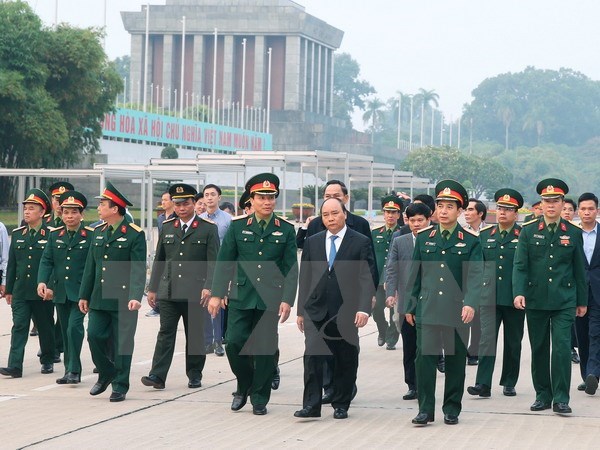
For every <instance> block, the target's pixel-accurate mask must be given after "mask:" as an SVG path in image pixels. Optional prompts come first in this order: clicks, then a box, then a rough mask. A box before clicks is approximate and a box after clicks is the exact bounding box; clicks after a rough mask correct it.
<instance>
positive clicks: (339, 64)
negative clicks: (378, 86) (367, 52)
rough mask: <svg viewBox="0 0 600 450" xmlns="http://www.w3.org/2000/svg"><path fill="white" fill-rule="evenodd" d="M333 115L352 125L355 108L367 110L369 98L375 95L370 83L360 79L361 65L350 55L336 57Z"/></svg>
mask: <svg viewBox="0 0 600 450" xmlns="http://www.w3.org/2000/svg"><path fill="white" fill-rule="evenodd" d="M334 58H335V59H334V67H335V70H334V72H333V115H334V117H337V118H339V119H343V120H345V121H347V122H348V123H350V116H351V114H352V112H353V111H354V109H355V108H358V109H360V110H364V109H365V101H366V99H367V97H368V96H369V95H371V94H374V93H375V89H374V88H373V86H371V85H370V84H369V82H367V81H365V80H362V79H360V78H359V76H360V65H359V64H358V62H356V60H354V59H352V56H350V54H348V53H339V54H338V53H336V54H335V55H334Z"/></svg>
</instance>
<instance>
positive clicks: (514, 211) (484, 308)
mask: <svg viewBox="0 0 600 450" xmlns="http://www.w3.org/2000/svg"><path fill="white" fill-rule="evenodd" d="M494 200H495V201H496V218H497V219H498V224H497V225H490V226H488V227H485V228H483V229H482V230H481V231H480V233H479V239H480V240H481V246H482V249H483V259H484V261H485V263H484V276H483V292H482V296H481V303H480V317H481V342H480V347H479V349H480V350H479V367H477V377H476V379H475V386H469V387H468V388H467V392H468V393H469V394H471V395H478V396H479V397H490V396H491V386H492V374H493V373H494V364H495V363H496V346H497V343H498V331H499V330H500V325H504V332H503V335H504V346H503V348H504V353H503V358H502V374H501V375H500V385H501V386H504V388H503V394H504V395H506V396H514V395H516V394H517V393H516V391H515V386H516V384H517V380H518V379H519V368H520V365H521V341H522V340H523V326H524V323H525V311H522V310H519V309H516V308H515V307H514V305H513V300H514V298H513V295H512V272H513V262H514V258H515V250H516V248H517V242H518V240H519V234H520V233H521V227H520V226H519V225H517V218H518V215H519V208H521V207H522V206H523V197H522V196H521V194H520V193H519V192H517V191H515V190H514V189H509V188H504V189H500V190H498V191H497V192H496V193H495V194H494Z"/></svg>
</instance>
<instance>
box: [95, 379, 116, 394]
mask: <svg viewBox="0 0 600 450" xmlns="http://www.w3.org/2000/svg"><path fill="white" fill-rule="evenodd" d="M111 382H112V380H104V381H100V380H98V381H97V382H96V384H94V385H93V386H92V388H91V389H90V395H98V394H102V393H103V392H104V391H105V390H106V388H107V387H108V386H110V383H111Z"/></svg>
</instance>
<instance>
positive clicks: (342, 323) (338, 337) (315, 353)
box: [294, 199, 377, 419]
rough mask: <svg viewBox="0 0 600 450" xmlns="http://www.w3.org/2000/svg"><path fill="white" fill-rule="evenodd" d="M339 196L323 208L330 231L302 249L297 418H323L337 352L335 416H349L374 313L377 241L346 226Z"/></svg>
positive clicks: (333, 402)
mask: <svg viewBox="0 0 600 450" xmlns="http://www.w3.org/2000/svg"><path fill="white" fill-rule="evenodd" d="M346 213H347V212H346V208H345V206H344V204H343V202H342V201H341V200H339V199H328V200H325V202H323V205H322V207H321V218H322V221H323V223H324V224H325V226H326V228H327V230H326V231H322V232H320V233H317V234H316V235H314V236H312V237H310V238H309V239H308V241H307V242H306V245H305V247H304V251H303V252H302V263H301V267H300V293H299V296H298V319H297V324H298V328H299V329H300V331H302V332H304V333H305V345H306V348H305V353H304V398H303V408H302V409H301V410H299V411H296V412H295V413H294V416H295V417H300V418H307V417H320V416H321V404H322V389H323V374H322V371H323V362H324V356H325V355H326V354H332V355H333V358H334V365H333V368H334V370H333V378H332V385H333V395H332V398H331V405H332V406H333V408H334V414H333V417H334V419H346V418H347V417H348V408H349V407H350V402H351V400H352V391H353V387H354V384H355V383H356V374H357V371H358V352H359V345H358V328H361V327H363V326H365V325H366V323H367V321H368V319H369V314H370V312H371V304H372V299H373V295H374V294H375V285H376V283H377V268H376V265H375V259H374V258H373V252H372V248H371V242H370V241H369V239H367V238H366V237H363V236H361V235H360V233H358V232H356V231H354V230H351V229H350V228H349V227H348V226H347V225H346Z"/></svg>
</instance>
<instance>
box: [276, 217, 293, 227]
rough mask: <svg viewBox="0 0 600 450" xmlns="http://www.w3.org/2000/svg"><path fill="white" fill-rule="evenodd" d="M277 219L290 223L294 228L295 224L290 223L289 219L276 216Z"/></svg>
mask: <svg viewBox="0 0 600 450" xmlns="http://www.w3.org/2000/svg"><path fill="white" fill-rule="evenodd" d="M275 217H277V218H278V219H279V220H282V221H284V222H287V223H289V224H290V225H291V226H294V224H293V223H292V222H290V221H289V220H288V219H287V217H283V216H275Z"/></svg>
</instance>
